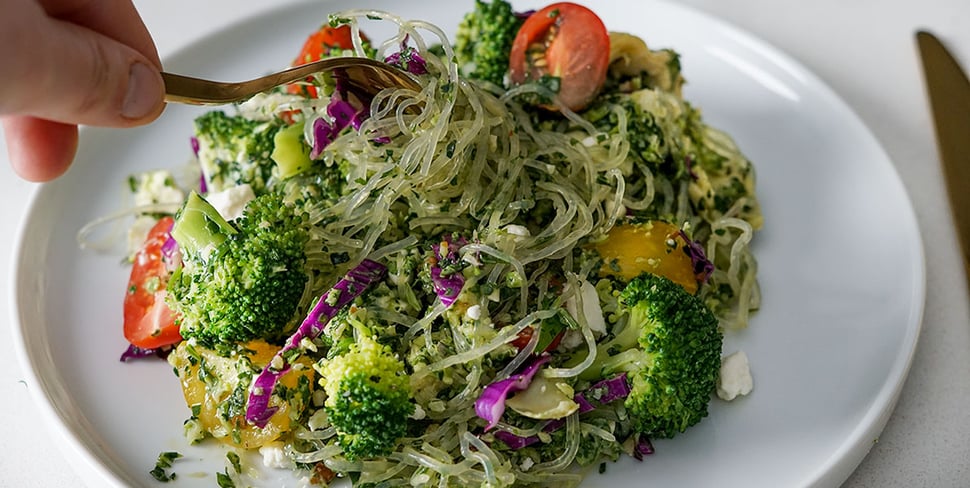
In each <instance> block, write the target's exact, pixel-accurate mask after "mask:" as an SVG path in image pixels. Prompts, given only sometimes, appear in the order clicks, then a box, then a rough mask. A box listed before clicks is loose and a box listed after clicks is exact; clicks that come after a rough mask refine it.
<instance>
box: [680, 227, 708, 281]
mask: <svg viewBox="0 0 970 488" xmlns="http://www.w3.org/2000/svg"><path fill="white" fill-rule="evenodd" d="M680 237H682V238H683V239H684V242H686V243H687V246H686V247H684V252H686V253H687V255H688V256H690V262H691V263H692V264H693V265H694V277H696V278H697V280H698V281H700V282H701V283H707V279H708V278H710V277H711V273H713V272H714V263H712V262H711V260H710V259H707V255H706V254H705V253H704V246H701V244H700V243H699V242H697V241H692V240H691V239H690V237H688V236H687V233H686V232H684V231H683V230H681V231H680Z"/></svg>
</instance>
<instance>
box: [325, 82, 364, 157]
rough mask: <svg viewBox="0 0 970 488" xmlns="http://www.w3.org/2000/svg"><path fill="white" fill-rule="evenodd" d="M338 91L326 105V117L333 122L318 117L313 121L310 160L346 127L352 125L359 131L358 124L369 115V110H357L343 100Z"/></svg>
mask: <svg viewBox="0 0 970 488" xmlns="http://www.w3.org/2000/svg"><path fill="white" fill-rule="evenodd" d="M339 93H340V92H339V90H338V91H335V92H334V94H333V97H331V98H330V103H328V104H327V115H329V116H330V117H331V118H333V122H330V121H328V120H326V119H325V118H323V117H320V118H318V119H316V120H314V121H313V148H312V149H311V150H310V158H311V159H317V158H319V157H320V154H322V153H323V150H324V149H325V148H326V147H327V146H329V145H330V144H331V143H332V142H333V141H334V140H336V139H337V136H339V135H340V132H341V131H343V130H344V129H345V128H347V126H349V125H352V126H353V127H354V129H355V130H357V129H360V124H361V123H362V122H363V121H364V120H366V119H367V117H368V116H369V115H370V109H369V108H368V107H366V106H365V107H364V108H362V109H359V110H358V109H357V108H356V107H354V106H353V105H352V104H351V103H350V102H348V101H346V100H344V99H343V98H342V97H341V96H340V95H339Z"/></svg>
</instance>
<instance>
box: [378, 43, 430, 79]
mask: <svg viewBox="0 0 970 488" xmlns="http://www.w3.org/2000/svg"><path fill="white" fill-rule="evenodd" d="M407 42H408V39H407V37H405V38H404V41H402V42H401V50H400V51H398V52H396V53H394V54H391V55H390V56H388V57H386V58H384V62H385V63H387V64H390V65H393V66H397V67H399V68H401V69H403V70H404V71H407V72H408V73H411V74H414V75H424V74H427V73H428V63H427V62H426V61H425V60H424V58H422V57H421V55H420V54H419V53H418V50H417V49H415V48H413V47H411V46H408V45H407Z"/></svg>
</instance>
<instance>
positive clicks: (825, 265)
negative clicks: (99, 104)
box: [12, 0, 924, 488]
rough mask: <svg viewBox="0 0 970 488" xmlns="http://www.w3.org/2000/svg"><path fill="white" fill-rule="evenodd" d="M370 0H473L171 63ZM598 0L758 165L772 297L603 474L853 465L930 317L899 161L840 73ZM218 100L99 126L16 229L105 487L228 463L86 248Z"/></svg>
mask: <svg viewBox="0 0 970 488" xmlns="http://www.w3.org/2000/svg"><path fill="white" fill-rule="evenodd" d="M363 4H366V6H368V7H373V8H377V9H383V10H389V11H394V12H398V13H400V14H406V15H407V16H408V17H411V18H420V19H426V20H430V21H432V22H434V23H436V24H437V25H440V26H442V27H443V28H444V29H445V30H446V31H448V32H449V33H451V32H454V29H455V27H456V26H457V24H458V21H459V19H460V18H461V15H462V14H463V13H465V12H466V11H468V10H470V9H471V6H472V5H471V2H470V1H467V0H466V1H461V2H453V1H446V0H423V1H421V2H417V1H415V2H408V5H407V6H403V5H401V4H399V3H398V2H395V1H393V0H367V1H366V2H360V1H350V0H338V1H332V2H325V3H319V2H318V3H314V4H300V5H296V6H293V7H290V8H286V9H283V10H278V11H275V12H273V13H271V14H269V15H265V16H262V17H260V18H258V19H253V20H250V21H248V22H245V23H243V24H240V25H236V26H234V27H233V28H231V29H227V30H224V31H222V32H218V33H216V34H214V35H212V36H210V37H208V38H206V39H204V40H203V41H201V42H198V43H196V44H193V45H191V46H190V47H189V48H187V49H185V50H183V51H182V52H180V53H179V54H177V55H175V56H173V57H171V58H170V59H168V60H166V63H165V66H166V69H168V70H169V71H173V72H179V73H187V74H194V75H198V76H204V77H211V78H215V79H226V80H233V79H247V78H250V77H253V76H256V75H259V74H262V73H264V72H267V71H270V70H273V69H275V68H279V67H281V66H284V65H286V64H287V63H289V61H290V60H291V59H292V58H293V56H294V55H295V53H296V51H297V50H298V49H299V47H300V46H301V45H302V42H303V39H304V37H305V35H306V34H308V33H309V32H311V31H313V30H314V29H315V28H316V27H317V26H318V25H319V24H320V23H322V22H324V21H325V20H326V18H327V15H328V14H329V13H331V12H333V11H336V10H343V9H347V8H354V7H358V6H362V5H363ZM516 6H517V7H518V8H519V9H525V8H531V7H541V6H542V4H540V3H536V2H529V3H524V2H523V3H517V4H516ZM595 10H596V11H597V12H598V13H599V14H600V15H601V16H602V18H603V20H604V22H605V23H606V25H607V27H608V28H610V29H611V30H616V31H627V32H633V33H636V34H638V35H640V36H642V37H643V38H644V39H645V40H646V41H647V43H648V45H650V46H652V47H655V48H659V47H671V48H674V49H675V50H677V51H678V52H680V53H681V56H682V57H681V61H682V65H683V70H684V74H685V76H686V78H687V80H688V84H687V86H686V89H685V96H686V97H687V98H688V99H689V100H691V101H692V102H693V103H694V104H695V106H699V107H701V108H702V109H703V112H704V115H705V117H706V120H707V121H708V122H709V123H711V124H712V125H714V126H716V127H720V128H723V129H726V130H727V131H728V132H729V133H730V134H731V135H733V136H734V137H735V139H736V140H737V142H738V144H739V145H740V147H741V148H742V150H743V151H744V152H745V153H746V154H747V155H748V156H749V158H750V159H751V160H752V161H753V162H754V164H755V166H756V168H757V171H758V188H757V191H758V194H759V195H760V198H761V201H762V206H763V208H764V214H765V228H764V230H763V231H762V232H760V233H759V234H758V235H757V237H756V239H755V244H754V246H755V252H756V256H757V258H758V260H759V263H760V281H761V288H762V291H763V307H762V309H761V310H760V311H759V312H758V313H757V314H755V316H754V318H753V319H752V320H751V324H750V326H749V328H748V329H747V330H745V331H743V332H741V333H734V334H729V335H728V338H727V341H726V345H725V352H727V353H730V352H733V351H734V350H736V349H743V350H744V351H746V352H747V354H748V356H749V358H750V360H751V364H752V368H753V374H754V378H755V390H754V392H753V393H752V394H751V395H750V396H748V397H745V398H741V399H740V400H737V401H735V402H732V403H725V402H721V401H718V400H714V401H713V402H712V406H711V413H710V417H709V418H707V419H706V420H705V421H704V422H702V423H701V424H700V425H699V426H697V427H695V428H693V429H691V430H689V431H688V432H687V433H685V434H684V435H682V436H680V437H678V438H676V439H673V440H669V441H659V442H656V448H657V452H656V454H654V455H652V456H650V457H648V458H647V459H645V460H644V461H643V462H640V463H637V462H634V461H632V460H624V461H623V462H620V463H618V464H616V465H608V466H607V469H606V473H605V474H603V475H600V474H596V473H593V474H591V475H590V478H589V479H588V481H587V482H586V485H587V486H603V485H606V484H607V483H609V486H613V487H625V486H631V487H632V486H643V485H650V486H685V487H686V486H719V487H724V488H727V487H734V486H745V487H747V486H786V487H795V486H835V485H838V484H840V483H841V482H842V481H844V480H845V479H846V477H848V475H849V474H850V473H851V472H852V470H853V469H855V467H856V466H857V465H858V463H859V462H860V461H861V460H862V458H863V457H864V456H865V454H866V453H867V452H868V451H869V448H870V447H871V445H872V443H873V442H875V440H876V438H877V436H878V434H879V432H880V431H881V430H882V428H883V426H884V425H885V422H886V420H887V418H888V416H889V413H890V412H891V410H892V407H893V405H894V404H895V400H896V397H897V395H898V393H899V390H900V387H901V386H902V383H903V381H904V379H905V376H906V373H907V370H908V368H909V364H910V359H911V357H912V354H913V351H914V348H915V345H916V341H917V337H918V335H919V329H920V321H921V316H922V309H923V302H924V262H923V250H922V244H921V241H920V237H919V233H918V229H917V225H916V221H915V217H914V212H913V210H912V207H911V205H910V202H909V200H908V197H907V195H906V194H905V191H904V189H903V186H902V184H901V182H900V180H899V177H898V175H897V173H896V172H895V170H894V168H893V165H892V163H891V162H890V161H889V159H888V158H887V156H886V154H885V153H884V151H883V150H882V148H881V147H880V146H879V145H878V143H877V142H876V140H875V139H874V138H873V136H872V135H871V134H870V132H869V131H868V130H867V129H866V127H864V126H863V124H862V123H861V122H860V120H859V119H858V118H857V117H856V116H855V114H853V113H852V112H851V110H850V109H849V108H848V107H847V106H846V105H845V103H843V102H842V101H841V100H839V98H838V97H837V96H836V95H834V94H833V92H832V91H831V90H830V89H829V88H828V87H827V86H825V84H824V83H822V82H821V81H820V80H819V79H818V78H816V77H815V76H814V75H813V74H812V73H810V72H808V71H807V70H806V69H805V68H803V67H802V66H800V65H799V64H798V63H797V62H795V61H793V60H792V59H790V58H789V57H787V56H786V55H784V54H783V53H781V52H779V51H778V50H776V49H774V48H772V47H771V46H768V45H766V44H765V43H763V42H761V41H759V40H757V39H755V38H753V37H752V36H750V35H748V34H746V33H744V32H742V31H740V30H738V29H736V28H733V27H731V26H729V25H726V24H725V23H723V22H721V21H718V20H716V19H713V18H710V17H708V16H706V15H703V14H700V13H698V12H696V11H693V10H690V9H687V8H684V7H682V6H678V5H675V4H672V3H664V2H651V1H646V2H644V1H639V0H637V1H635V0H624V1H614V2H603V3H601V4H600V5H599V6H596V7H595ZM380 36H381V34H380V33H379V32H372V36H371V37H373V38H378V39H379V38H380ZM200 113H201V109H199V108H194V107H183V106H170V107H168V109H167V110H166V113H165V114H164V115H163V116H162V118H161V119H160V120H159V121H158V122H157V123H155V124H152V125H151V126H149V127H144V128H139V129H133V130H102V129H90V130H85V131H84V132H83V135H82V142H81V147H80V153H79V156H78V159H77V162H76V165H75V166H74V167H73V169H72V170H71V171H70V172H69V173H68V174H67V175H66V176H65V177H63V178H61V179H59V180H57V181H55V182H53V183H50V184H47V185H44V186H43V187H41V188H40V189H39V190H38V191H37V192H36V194H35V195H34V199H33V201H32V203H31V206H30V213H29V215H28V217H27V218H26V224H25V225H24V227H23V228H22V229H21V231H20V234H19V239H20V240H19V244H18V255H17V256H16V258H15V259H16V263H15V271H14V274H15V276H14V285H15V286H14V288H13V289H14V296H13V297H12V299H13V309H14V328H15V337H17V338H18V339H19V344H18V345H17V347H18V349H19V351H20V355H21V359H22V362H23V365H24V369H25V370H26V371H27V377H28V381H29V382H30V386H31V390H32V391H33V392H34V393H35V395H36V401H37V404H38V406H39V407H40V408H41V409H42V410H43V411H44V414H45V417H46V418H47V419H48V420H49V421H50V422H49V424H50V426H51V428H52V429H53V430H54V432H55V436H56V437H57V438H58V439H59V440H61V441H63V445H64V446H66V449H67V450H68V458H69V459H72V460H74V461H76V466H75V468H76V469H77V470H78V472H79V473H80V474H81V475H82V476H83V477H84V478H85V479H86V480H87V481H88V482H90V483H91V485H92V486H157V484H156V482H155V481H154V480H153V479H152V478H151V477H150V476H149V474H148V472H149V470H151V469H152V467H154V464H155V460H156V457H157V456H158V454H159V453H160V452H162V451H170V450H174V451H180V452H182V453H183V454H184V455H185V456H186V457H185V459H183V460H180V461H179V462H177V463H176V465H175V469H174V471H175V472H176V473H178V475H179V476H178V478H177V480H176V481H175V483H174V484H173V485H172V486H183V487H186V486H215V473H216V472H217V471H222V470H223V469H224V467H225V460H224V451H223V449H222V448H220V447H218V446H216V445H214V444H213V443H205V444H203V445H201V446H187V445H186V443H185V441H184V440H183V437H182V422H183V420H184V419H185V418H186V417H188V411H187V409H186V407H185V405H184V404H183V401H182V396H181V393H180V390H179V385H178V382H177V381H176V379H175V377H174V375H173V374H172V370H171V368H170V367H168V366H167V364H165V363H164V362H160V361H142V362H135V363H131V364H123V363H121V362H119V361H118V357H119V354H120V353H121V352H122V351H123V350H124V349H125V346H126V343H125V340H124V338H123V337H122V333H121V303H122V297H123V296H124V292H125V285H126V281H127V273H128V270H127V268H126V267H124V266H122V265H121V264H120V258H121V256H120V255H118V254H103V253H100V254H99V253H96V252H91V251H82V250H81V249H79V247H78V245H77V242H76V240H75V236H76V233H77V231H78V229H79V228H80V227H81V226H82V225H83V224H84V223H86V222H89V221H91V220H92V219H95V218H97V217H99V216H102V215H106V214H109V213H112V212H114V211H116V210H118V209H119V207H120V205H121V202H122V199H121V196H122V195H123V193H124V185H125V181H126V178H127V176H128V174H129V173H131V172H134V171H139V170H147V169H152V168H160V167H174V166H177V165H180V164H183V163H184V162H185V161H186V160H187V159H188V158H189V155H190V146H189V137H190V135H191V121H192V119H193V117H195V116H196V115H198V114H200ZM274 484H276V486H279V484H278V483H274Z"/></svg>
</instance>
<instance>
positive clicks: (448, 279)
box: [431, 235, 466, 307]
mask: <svg viewBox="0 0 970 488" xmlns="http://www.w3.org/2000/svg"><path fill="white" fill-rule="evenodd" d="M441 244H443V245H435V246H434V247H433V249H432V251H433V252H434V257H435V263H434V265H432V266H431V284H432V285H433V286H432V287H433V288H434V292H435V294H436V295H438V298H439V299H440V300H441V303H442V304H443V305H444V306H446V307H450V306H451V304H452V303H455V300H456V299H457V298H458V295H459V294H460V293H461V289H462V287H464V286H465V276H464V275H462V274H461V268H462V266H461V256H459V255H458V250H459V249H461V247H462V246H464V245H465V244H466V241H465V239H464V238H459V239H457V240H456V239H453V238H452V237H451V235H446V236H445V237H444V239H443V240H442V241H441ZM443 247H447V252H445V253H444V255H442V252H441V250H442V248H443Z"/></svg>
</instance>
